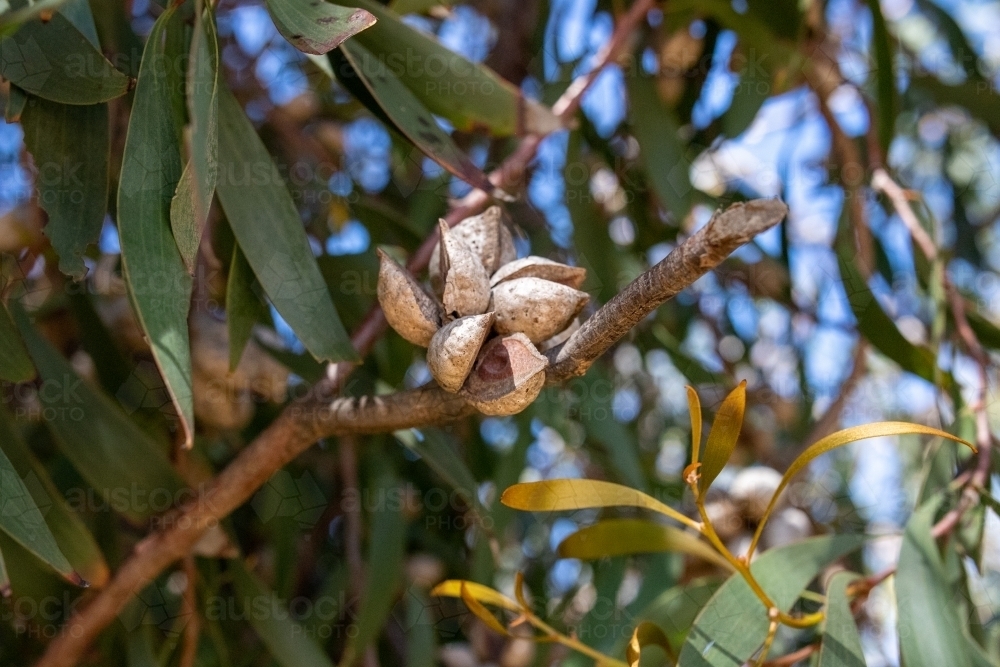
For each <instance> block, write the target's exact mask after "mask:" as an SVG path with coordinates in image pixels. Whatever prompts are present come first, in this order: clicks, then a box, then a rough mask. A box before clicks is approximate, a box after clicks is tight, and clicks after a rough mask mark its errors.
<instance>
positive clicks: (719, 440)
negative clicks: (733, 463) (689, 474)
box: [698, 380, 747, 494]
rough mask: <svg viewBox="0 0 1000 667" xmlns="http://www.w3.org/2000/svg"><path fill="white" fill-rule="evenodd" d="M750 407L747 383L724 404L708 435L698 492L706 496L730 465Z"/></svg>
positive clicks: (744, 382) (737, 389)
mask: <svg viewBox="0 0 1000 667" xmlns="http://www.w3.org/2000/svg"><path fill="white" fill-rule="evenodd" d="M746 405H747V381H746V380H744V381H743V382H740V384H739V386H737V387H736V389H733V390H732V392H730V394H729V396H726V400H724V401H722V405H721V406H719V410H718V412H716V413H715V421H713V422H712V428H711V429H709V431H708V442H706V443H705V456H704V457H702V462H701V479H699V480H698V490H699V491H700V492H701V493H702V494H704V493H705V491H707V490H708V487H710V486H711V485H712V482H713V481H715V478H716V477H718V476H719V473H720V472H722V469H723V468H725V467H726V463H728V462H729V457H730V456H732V454H733V450H734V449H736V441H737V440H739V437H740V428H742V427H743V412H744V410H745V409H746Z"/></svg>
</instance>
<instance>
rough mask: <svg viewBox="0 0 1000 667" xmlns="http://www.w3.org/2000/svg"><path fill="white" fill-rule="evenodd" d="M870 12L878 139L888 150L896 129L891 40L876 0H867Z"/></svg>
mask: <svg viewBox="0 0 1000 667" xmlns="http://www.w3.org/2000/svg"><path fill="white" fill-rule="evenodd" d="M868 9H870V10H871V13H872V51H874V53H875V84H876V90H877V91H878V96H877V104H876V105H875V106H876V108H877V109H878V140H879V144H880V145H881V146H882V152H883V153H885V152H888V150H889V144H890V143H891V142H892V135H893V134H894V132H895V129H896V72H895V71H894V69H893V67H892V42H891V41H890V39H889V31H888V29H887V28H886V25H885V17H884V16H882V6H881V5H880V4H879V1H878V0H868Z"/></svg>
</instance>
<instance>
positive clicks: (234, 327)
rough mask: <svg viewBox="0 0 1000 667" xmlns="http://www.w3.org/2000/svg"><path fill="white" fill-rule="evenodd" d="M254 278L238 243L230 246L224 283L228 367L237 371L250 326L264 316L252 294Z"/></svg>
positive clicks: (259, 302)
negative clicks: (227, 334)
mask: <svg viewBox="0 0 1000 667" xmlns="http://www.w3.org/2000/svg"><path fill="white" fill-rule="evenodd" d="M255 281H256V278H255V277H254V275H253V269H251V268H250V264H249V263H248V262H247V258H246V256H244V254H243V251H242V250H240V249H239V246H237V247H236V248H233V259H232V261H231V262H230V264H229V278H228V280H227V282H226V324H227V326H228V329H229V370H231V371H233V370H236V367H237V366H238V365H239V363H240V357H242V356H243V350H244V348H246V346H247V343H248V342H249V341H250V336H251V335H252V334H253V326H254V325H255V324H256V323H257V322H258V321H259V320H260V318H261V317H262V316H263V315H264V313H265V310H264V304H262V303H261V301H260V298H259V297H258V296H257V294H255V293H254V289H253V285H254V284H255Z"/></svg>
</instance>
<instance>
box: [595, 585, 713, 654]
mask: <svg viewBox="0 0 1000 667" xmlns="http://www.w3.org/2000/svg"><path fill="white" fill-rule="evenodd" d="M721 585H722V582H721V581H719V580H716V579H710V578H704V579H697V580H695V581H692V582H690V583H687V584H683V585H679V586H674V587H673V588H669V589H667V590H665V591H663V592H662V593H660V594H659V595H657V596H656V597H655V598H654V599H653V600H652V601H651V602H650V603H649V604H647V605H646V606H645V607H643V608H642V609H641V610H640V611H639V612H638V613H637V614H636V615H635V618H637V619H640V620H643V621H649V622H651V623H655V624H656V626H657V627H659V628H662V629H663V630H664V632H666V634H667V636H668V637H669V638H670V640H671V642H672V644H671V646H676V645H679V644H680V643H681V642H682V641H683V640H684V636H685V635H686V634H687V632H688V630H689V629H690V628H691V626H692V625H693V624H694V619H695V618H696V617H697V616H698V612H699V611H701V609H702V608H703V607H704V606H705V605H706V604H708V601H709V600H710V599H711V598H712V596H713V595H714V594H715V592H716V591H717V590H718V589H719V586H721ZM626 640H627V637H622V638H621V640H619V641H618V642H617V643H616V644H615V647H614V650H613V651H612V653H614V654H620V653H621V652H622V651H624V650H625V647H626V645H627V642H626Z"/></svg>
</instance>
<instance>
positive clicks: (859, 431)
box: [750, 422, 976, 554]
mask: <svg viewBox="0 0 1000 667" xmlns="http://www.w3.org/2000/svg"><path fill="white" fill-rule="evenodd" d="M891 435H933V436H937V437H940V438H947V439H948V440H953V441H955V442H960V443H962V444H963V445H966V446H967V447H969V448H970V449H972V450H973V451H975V450H976V448H975V447H973V446H972V445H971V444H969V443H968V442H965V441H964V440H962V439H961V438H958V437H956V436H954V435H952V434H951V433H946V432H945V431H942V430H940V429H936V428H932V427H930V426H923V425H921V424H910V423H908V422H874V423H872V424H862V425H861V426H852V427H850V428H845V429H843V430H840V431H837V432H836V433H831V434H830V435H828V436H826V437H824V438H820V439H819V440H817V441H816V442H814V443H813V444H811V445H810V446H809V447H808V448H807V449H806V450H805V451H804V452H802V453H801V454H799V455H798V457H796V459H795V460H794V461H792V464H791V465H790V466H788V469H787V470H786V471H785V474H784V475H782V476H781V482H780V483H779V484H778V488H777V489H775V491H774V494H773V495H772V496H771V501H770V502H769V503H768V505H767V509H766V510H764V514H763V516H761V519H760V522H759V523H758V524H757V531H756V532H755V533H754V536H753V540H752V541H751V542H750V553H751V554H753V551H754V548H755V547H756V546H757V542H758V541H759V540H760V536H761V535H763V533H764V526H765V525H766V524H767V520H768V518H769V517H770V516H771V512H773V511H774V508H775V506H776V505H777V504H778V499H779V498H780V497H781V492H782V491H784V490H785V487H786V486H788V483H789V482H791V481H792V478H794V477H795V476H796V475H797V474H799V473H800V472H802V470H804V469H805V467H806V466H808V465H809V464H810V463H811V462H812V460H813V459H815V458H816V457H818V456H821V455H823V454H826V453H827V452H829V451H831V450H834V449H836V448H837V447H843V446H844V445H846V444H848V443H851V442H856V441H858V440H865V439H867V438H880V437H885V436H891Z"/></svg>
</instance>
